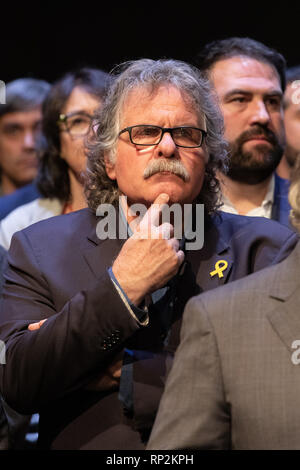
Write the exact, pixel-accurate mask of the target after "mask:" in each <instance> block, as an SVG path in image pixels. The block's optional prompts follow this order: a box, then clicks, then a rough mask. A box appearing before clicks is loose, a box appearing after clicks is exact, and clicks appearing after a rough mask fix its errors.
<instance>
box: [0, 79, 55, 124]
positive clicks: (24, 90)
mask: <svg viewBox="0 0 300 470" xmlns="http://www.w3.org/2000/svg"><path fill="white" fill-rule="evenodd" d="M50 88H51V85H50V84H49V83H48V82H46V81H45V80H39V79H36V78H18V79H16V80H13V81H12V82H9V83H8V84H7V85H6V102H5V104H2V105H1V106H0V117H1V116H4V114H7V113H16V112H20V111H21V112H23V111H31V110H32V109H34V108H37V107H38V106H41V105H42V103H43V101H44V99H45V98H46V96H47V94H48V92H49V91H50Z"/></svg>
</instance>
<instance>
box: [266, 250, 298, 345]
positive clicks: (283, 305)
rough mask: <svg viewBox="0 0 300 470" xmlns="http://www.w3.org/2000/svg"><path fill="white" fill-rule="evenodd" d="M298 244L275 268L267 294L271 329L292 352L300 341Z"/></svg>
mask: <svg viewBox="0 0 300 470" xmlns="http://www.w3.org/2000/svg"><path fill="white" fill-rule="evenodd" d="M299 263H300V243H298V244H297V246H296V247H295V249H294V250H293V252H292V253H291V254H290V255H289V256H288V258H287V259H285V260H284V261H282V262H281V263H280V264H278V265H277V266H276V268H277V269H276V270H275V273H274V280H273V282H272V285H271V288H270V294H269V302H270V301H271V302H272V305H273V308H272V309H271V310H270V311H269V312H268V313H267V318H268V320H269V322H270V323H271V326H272V328H273V329H274V330H275V332H276V334H277V335H278V336H279V338H280V339H281V341H282V342H283V343H284V344H285V346H286V347H287V349H288V350H289V351H290V352H292V351H293V348H292V344H293V342H294V341H295V340H300V280H299Z"/></svg>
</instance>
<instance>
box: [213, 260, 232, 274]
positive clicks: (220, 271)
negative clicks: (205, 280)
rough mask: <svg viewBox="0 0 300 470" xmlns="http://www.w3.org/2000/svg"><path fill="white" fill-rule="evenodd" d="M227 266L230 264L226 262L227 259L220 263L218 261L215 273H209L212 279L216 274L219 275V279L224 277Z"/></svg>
mask: <svg viewBox="0 0 300 470" xmlns="http://www.w3.org/2000/svg"><path fill="white" fill-rule="evenodd" d="M221 264H222V265H223V266H222V267H221V268H220V265H221ZM227 266H228V263H227V261H225V259H220V261H218V262H217V263H216V264H215V271H212V272H211V273H209V274H210V275H211V277H213V276H215V275H216V274H218V276H219V278H221V277H223V276H224V275H223V271H225V269H227Z"/></svg>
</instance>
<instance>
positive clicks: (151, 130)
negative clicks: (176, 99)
mask: <svg viewBox="0 0 300 470" xmlns="http://www.w3.org/2000/svg"><path fill="white" fill-rule="evenodd" d="M124 132H128V134H129V138H130V142H131V143H132V144H134V145H143V146H151V145H157V144H159V143H160V141H161V140H162V138H163V135H164V134H165V132H169V133H170V134H171V136H172V139H173V141H174V143H175V145H176V146H177V147H184V148H197V147H201V145H202V144H203V140H204V137H205V136H206V135H207V132H206V131H204V130H203V129H199V128H198V127H190V126H180V127H160V126H152V125H150V124H149V125H148V124H139V125H136V126H130V127H126V128H125V129H122V130H121V131H120V132H119V136H120V135H121V134H123V133H124Z"/></svg>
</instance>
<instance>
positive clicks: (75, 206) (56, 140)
mask: <svg viewBox="0 0 300 470" xmlns="http://www.w3.org/2000/svg"><path fill="white" fill-rule="evenodd" d="M110 81H111V77H110V75H109V74H107V73H106V72H103V71H102V70H98V69H91V68H82V69H79V70H77V71H76V72H69V73H67V74H66V75H64V76H63V77H62V78H61V79H60V80H58V81H57V82H56V83H54V84H53V86H52V88H51V90H50V92H49V94H48V96H47V98H46V100H45V102H44V105H43V124H42V130H43V137H42V142H41V148H42V150H41V152H40V167H39V173H38V177H37V187H38V189H39V192H40V194H41V196H42V197H41V198H38V199H36V200H34V201H33V202H30V203H29V204H25V205H23V206H20V207H18V208H17V209H16V210H14V211H13V212H11V213H10V214H9V215H8V216H7V217H6V218H4V219H3V220H2V221H1V224H0V245H2V246H3V247H4V248H5V249H8V248H9V246H10V242H11V237H12V235H13V234H14V233H15V232H16V231H18V230H22V229H23V228H25V227H27V226H28V225H31V224H33V223H35V222H38V221H40V220H43V219H47V218H49V217H52V216H55V215H60V214H67V213H69V212H73V211H76V210H79V209H83V208H84V207H86V206H87V204H86V200H85V196H84V192H83V175H84V171H85V166H86V155H85V137H86V136H87V134H88V133H89V131H90V128H91V121H92V116H93V113H94V111H95V110H96V109H97V108H98V107H99V106H100V105H101V102H102V100H103V99H104V96H105V93H106V90H107V87H108V85H109V83H110Z"/></svg>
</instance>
